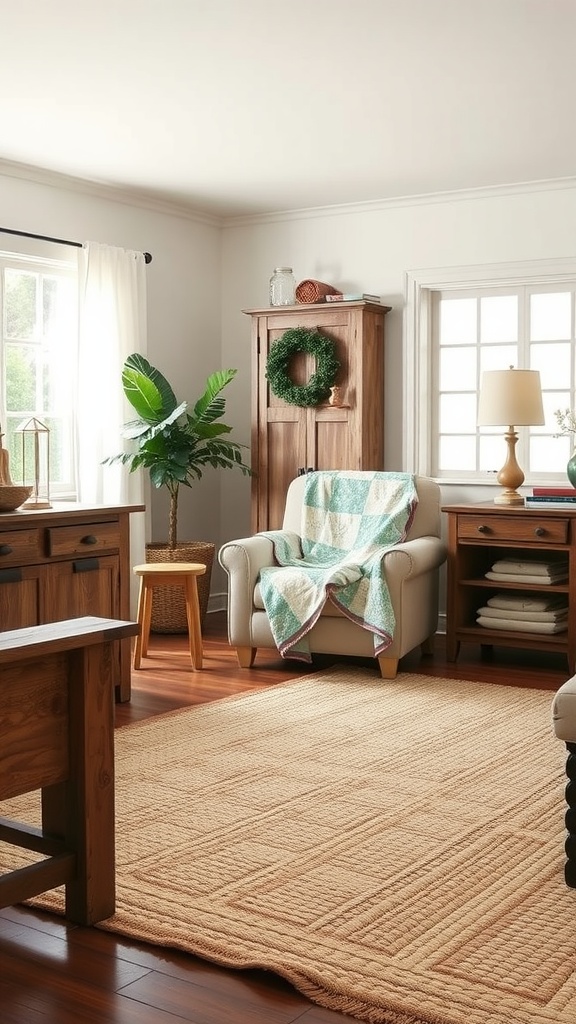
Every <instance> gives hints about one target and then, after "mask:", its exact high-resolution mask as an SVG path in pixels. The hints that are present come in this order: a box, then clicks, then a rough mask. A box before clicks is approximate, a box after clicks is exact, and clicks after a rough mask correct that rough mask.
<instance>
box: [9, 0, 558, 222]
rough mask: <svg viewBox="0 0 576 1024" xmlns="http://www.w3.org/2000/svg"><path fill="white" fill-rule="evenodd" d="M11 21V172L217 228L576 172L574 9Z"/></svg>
mask: <svg viewBox="0 0 576 1024" xmlns="http://www.w3.org/2000/svg"><path fill="white" fill-rule="evenodd" d="M0 12H1V24H2V43H3V45H2V59H1V61H0V161H2V160H3V161H8V162H9V163H11V164H12V163H17V164H24V165H28V166H30V167H38V168H43V169H46V170H49V171H54V172H60V173H64V174H67V175H72V176H74V177H79V178H83V179H88V180H91V181H96V182H99V183H104V184H109V185H114V186H117V187H120V188H122V189H128V190H130V191H134V192H136V193H139V194H146V195H148V196H152V197H155V198H156V199H160V200H168V201H171V202H176V203H178V204H179V205H186V206H189V207H192V208H193V209H195V210H199V211H204V212H205V213H208V214H213V215H216V216H219V217H234V216H241V215H246V214H248V215H249V214H255V213H266V212H275V211H281V210H289V209H300V208H308V207H317V206H330V205H333V204H349V203H358V202H366V201H370V200H376V201H377V200H383V199H389V198H394V197H400V196H409V195H421V194H426V193H431V192H443V191H449V190H453V189H470V188H482V187H485V186H492V185H505V184H511V183H518V182H530V181H541V180H548V179H557V178H564V177H572V176H575V175H576V131H575V125H576V71H575V60H576V0H17V2H15V0H0ZM1 166H2V165H1V162H0V169H1ZM5 166H6V164H5Z"/></svg>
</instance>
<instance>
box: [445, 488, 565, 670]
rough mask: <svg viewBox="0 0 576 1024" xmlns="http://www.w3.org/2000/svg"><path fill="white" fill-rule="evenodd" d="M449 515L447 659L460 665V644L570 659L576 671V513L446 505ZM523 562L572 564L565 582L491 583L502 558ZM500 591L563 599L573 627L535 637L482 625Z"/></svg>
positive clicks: (517, 507)
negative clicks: (485, 609) (481, 616)
mask: <svg viewBox="0 0 576 1024" xmlns="http://www.w3.org/2000/svg"><path fill="white" fill-rule="evenodd" d="M442 511H443V512H446V513H447V514H448V587H447V595H446V656H447V658H448V661H456V658H457V657H458V652H459V650H460V644H461V643H462V642H466V643H476V644H481V645H482V646H498V645H499V646H501V647H518V648H523V649H524V650H526V649H532V650H540V651H554V652H557V653H561V654H565V655H566V657H567V659H568V669H569V671H570V673H571V674H574V673H575V672H576V509H571V508H569V509H566V511H565V510H564V509H563V508H562V509H557V508H556V509H550V510H548V511H546V510H545V509H544V510H541V509H533V508H524V506H523V505H512V506H505V505H496V504H494V503H493V502H489V503H481V504H477V505H446V506H444V508H443V510H442ZM507 556H509V557H512V558H513V559H515V560H517V561H521V560H522V559H523V558H524V557H525V558H527V559H530V558H532V559H534V558H540V559H542V560H546V559H547V558H548V557H549V556H551V557H552V558H563V559H565V560H566V561H567V562H568V579H567V580H566V581H565V582H564V583H557V584H553V585H550V584H542V585H540V586H538V585H537V584H533V583H531V584H530V585H526V584H522V583H519V582H510V583H504V582H501V581H495V580H490V579H486V573H487V572H489V571H490V569H491V567H492V564H493V563H494V562H495V561H496V560H498V559H501V558H505V557H507ZM497 591H506V592H510V593H511V594H513V592H514V591H530V592H531V593H534V594H537V595H538V596H540V597H541V596H542V595H544V594H547V595H549V594H556V595H558V594H563V595H564V596H565V598H566V602H567V604H568V609H569V610H568V628H567V630H566V631H565V632H562V633H550V634H547V633H536V632H533V633H530V632H524V631H522V632H519V631H514V630H503V629H502V630H501V629H487V628H485V627H484V626H479V625H477V624H476V611H477V609H478V608H479V607H481V606H482V605H485V604H486V601H487V599H488V598H489V597H490V596H491V594H493V593H496V592H497Z"/></svg>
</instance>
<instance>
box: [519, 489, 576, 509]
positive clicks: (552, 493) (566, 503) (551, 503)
mask: <svg viewBox="0 0 576 1024" xmlns="http://www.w3.org/2000/svg"><path fill="white" fill-rule="evenodd" d="M524 504H525V506H526V508H539V509H542V510H545V509H550V508H563V509H567V508H574V509H576V487H546V486H543V487H533V488H532V494H527V495H526V497H525V498H524Z"/></svg>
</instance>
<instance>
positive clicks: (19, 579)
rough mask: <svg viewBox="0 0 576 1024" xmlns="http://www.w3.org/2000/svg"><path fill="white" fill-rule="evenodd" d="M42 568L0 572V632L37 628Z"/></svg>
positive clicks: (39, 620)
mask: <svg viewBox="0 0 576 1024" xmlns="http://www.w3.org/2000/svg"><path fill="white" fill-rule="evenodd" d="M43 573H44V568H43V566H37V565H33V566H30V567H26V568H19V567H18V566H16V567H14V568H12V569H2V570H1V571H0V630H6V629H21V628H25V627H28V626H37V625H38V624H39V623H40V622H41V621H42V619H41V617H40V608H41V578H42V575H43Z"/></svg>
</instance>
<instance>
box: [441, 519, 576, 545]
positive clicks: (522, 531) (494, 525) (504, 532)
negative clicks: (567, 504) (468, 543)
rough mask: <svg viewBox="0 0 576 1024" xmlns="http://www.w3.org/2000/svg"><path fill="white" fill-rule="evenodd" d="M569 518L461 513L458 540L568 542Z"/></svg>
mask: <svg viewBox="0 0 576 1024" xmlns="http://www.w3.org/2000/svg"><path fill="white" fill-rule="evenodd" d="M568 525H569V523H568V520H567V519H549V518H548V517H547V516H546V517H545V518H544V517H543V518H542V519H539V518H538V517H537V516H534V517H532V516H530V517H523V518H521V517H519V516H514V517H511V516H501V517H498V516H494V515H490V516H482V515H479V516H474V515H469V516H459V517H458V539H459V540H478V541H486V540H496V541H510V542H513V543H515V544H523V543H527V544H528V543H529V544H535V545H537V544H566V543H567V542H568Z"/></svg>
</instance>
